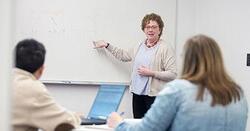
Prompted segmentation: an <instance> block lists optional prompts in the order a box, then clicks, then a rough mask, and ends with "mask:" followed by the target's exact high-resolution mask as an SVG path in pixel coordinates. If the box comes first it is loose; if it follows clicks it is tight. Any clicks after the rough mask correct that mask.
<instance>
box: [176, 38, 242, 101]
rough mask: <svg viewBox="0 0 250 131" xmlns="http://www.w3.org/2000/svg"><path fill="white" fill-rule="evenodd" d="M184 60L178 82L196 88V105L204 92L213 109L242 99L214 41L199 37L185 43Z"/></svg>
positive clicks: (238, 88) (239, 90) (201, 99)
mask: <svg viewBox="0 0 250 131" xmlns="http://www.w3.org/2000/svg"><path fill="white" fill-rule="evenodd" d="M184 57H185V58H184V61H183V64H184V65H183V70H182V75H181V78H183V79H186V80H189V81H191V82H193V83H195V84H198V85H199V89H198V93H197V97H196V100H197V101H203V94H204V91H205V89H207V90H208V91H209V92H210V94H211V95H212V103H211V105H212V106H214V105H216V104H219V105H223V106H225V105H227V104H229V103H231V102H235V101H238V100H240V99H241V93H242V90H241V88H240V87H239V86H238V85H237V84H236V83H235V82H234V81H233V80H232V78H231V77H230V76H229V75H228V74H227V72H226V70H225V68H224V64H223V59H222V54H221V51H220V48H219V46H218V44H217V43H216V41H215V40H213V39H212V38H210V37H208V36H205V35H201V34H200V35H196V36H194V37H192V38H190V39H188V40H187V42H186V44H185V47H184Z"/></svg>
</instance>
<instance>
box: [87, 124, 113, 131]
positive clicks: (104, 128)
mask: <svg viewBox="0 0 250 131" xmlns="http://www.w3.org/2000/svg"><path fill="white" fill-rule="evenodd" d="M85 128H88V129H100V130H102V131H113V130H114V129H113V128H109V127H108V125H106V124H104V125H87V126H85ZM90 131H92V130H90ZM93 131H94V130H93Z"/></svg>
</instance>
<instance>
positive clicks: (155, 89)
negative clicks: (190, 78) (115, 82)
mask: <svg viewBox="0 0 250 131" xmlns="http://www.w3.org/2000/svg"><path fill="white" fill-rule="evenodd" d="M157 44H159V48H158V49H157V51H156V53H155V56H154V57H152V60H151V64H150V65H151V67H150V69H151V70H153V71H156V74H155V76H154V77H149V84H150V85H149V96H156V95H157V94H158V93H159V92H160V91H161V90H162V88H163V85H164V84H165V83H167V82H169V81H172V80H174V79H175V78H176V76H177V71H176V59H175V53H174V51H173V49H172V47H171V46H170V45H169V44H168V43H166V42H165V41H164V40H162V39H160V40H159V41H158V43H157ZM139 46H140V43H139V44H138V45H137V46H135V48H133V49H130V50H128V51H125V50H123V49H120V48H117V47H114V46H112V45H109V46H108V47H107V50H108V51H109V52H111V54H112V55H113V56H115V57H116V58H117V59H119V60H120V61H123V62H130V61H131V62H132V64H133V63H134V58H135V56H136V54H137V51H138V49H139ZM132 68H133V67H132ZM130 89H131V87H130Z"/></svg>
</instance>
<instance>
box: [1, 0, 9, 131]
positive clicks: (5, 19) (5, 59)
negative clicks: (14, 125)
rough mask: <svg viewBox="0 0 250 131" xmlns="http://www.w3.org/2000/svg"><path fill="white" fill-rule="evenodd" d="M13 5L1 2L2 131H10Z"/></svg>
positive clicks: (4, 1) (3, 0)
mask: <svg viewBox="0 0 250 131" xmlns="http://www.w3.org/2000/svg"><path fill="white" fill-rule="evenodd" d="M11 4H12V1H10V0H0V16H1V17H0V70H1V73H0V103H1V104H0V116H1V119H0V130H1V131H10V130H11V128H10V125H9V124H10V88H9V87H10V79H9V78H10V70H11V69H10V67H11V60H12V59H11V50H10V47H11V21H12V20H11V16H12V15H11V9H12V8H11Z"/></svg>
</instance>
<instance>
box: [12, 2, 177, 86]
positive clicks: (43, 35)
mask: <svg viewBox="0 0 250 131" xmlns="http://www.w3.org/2000/svg"><path fill="white" fill-rule="evenodd" d="M152 12H154V13H157V14H159V15H160V16H161V17H162V19H163V21H164V24H165V27H164V29H163V36H162V38H163V39H165V40H166V41H168V42H169V43H171V44H172V45H173V46H174V43H175V27H176V25H175V22H176V1H175V0H157V1H155V0H88V1H87V0H16V1H15V11H14V14H15V32H14V34H15V37H14V38H15V42H18V41H20V40H22V39H25V38H34V39H36V40H38V41H40V42H42V43H43V44H44V45H45V47H46V50H47V54H46V60H45V72H44V74H43V76H42V78H41V79H42V80H44V81H46V80H47V81H55V82H56V81H57V82H60V81H68V82H89V83H96V82H97V83H98V82H111V83H112V82H118V83H128V82H129V81H130V73H131V68H130V66H131V65H130V63H123V62H120V61H118V60H116V59H115V58H113V57H112V56H110V54H109V53H108V52H106V51H105V50H104V49H98V50H96V49H93V45H92V41H94V40H105V41H108V42H110V43H111V44H112V45H115V46H118V47H121V48H123V49H128V48H131V47H133V46H134V45H136V44H138V42H140V41H142V40H143V39H145V35H144V33H143V31H142V30H141V27H140V26H141V20H142V18H143V17H144V16H145V14H149V13H152Z"/></svg>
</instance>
